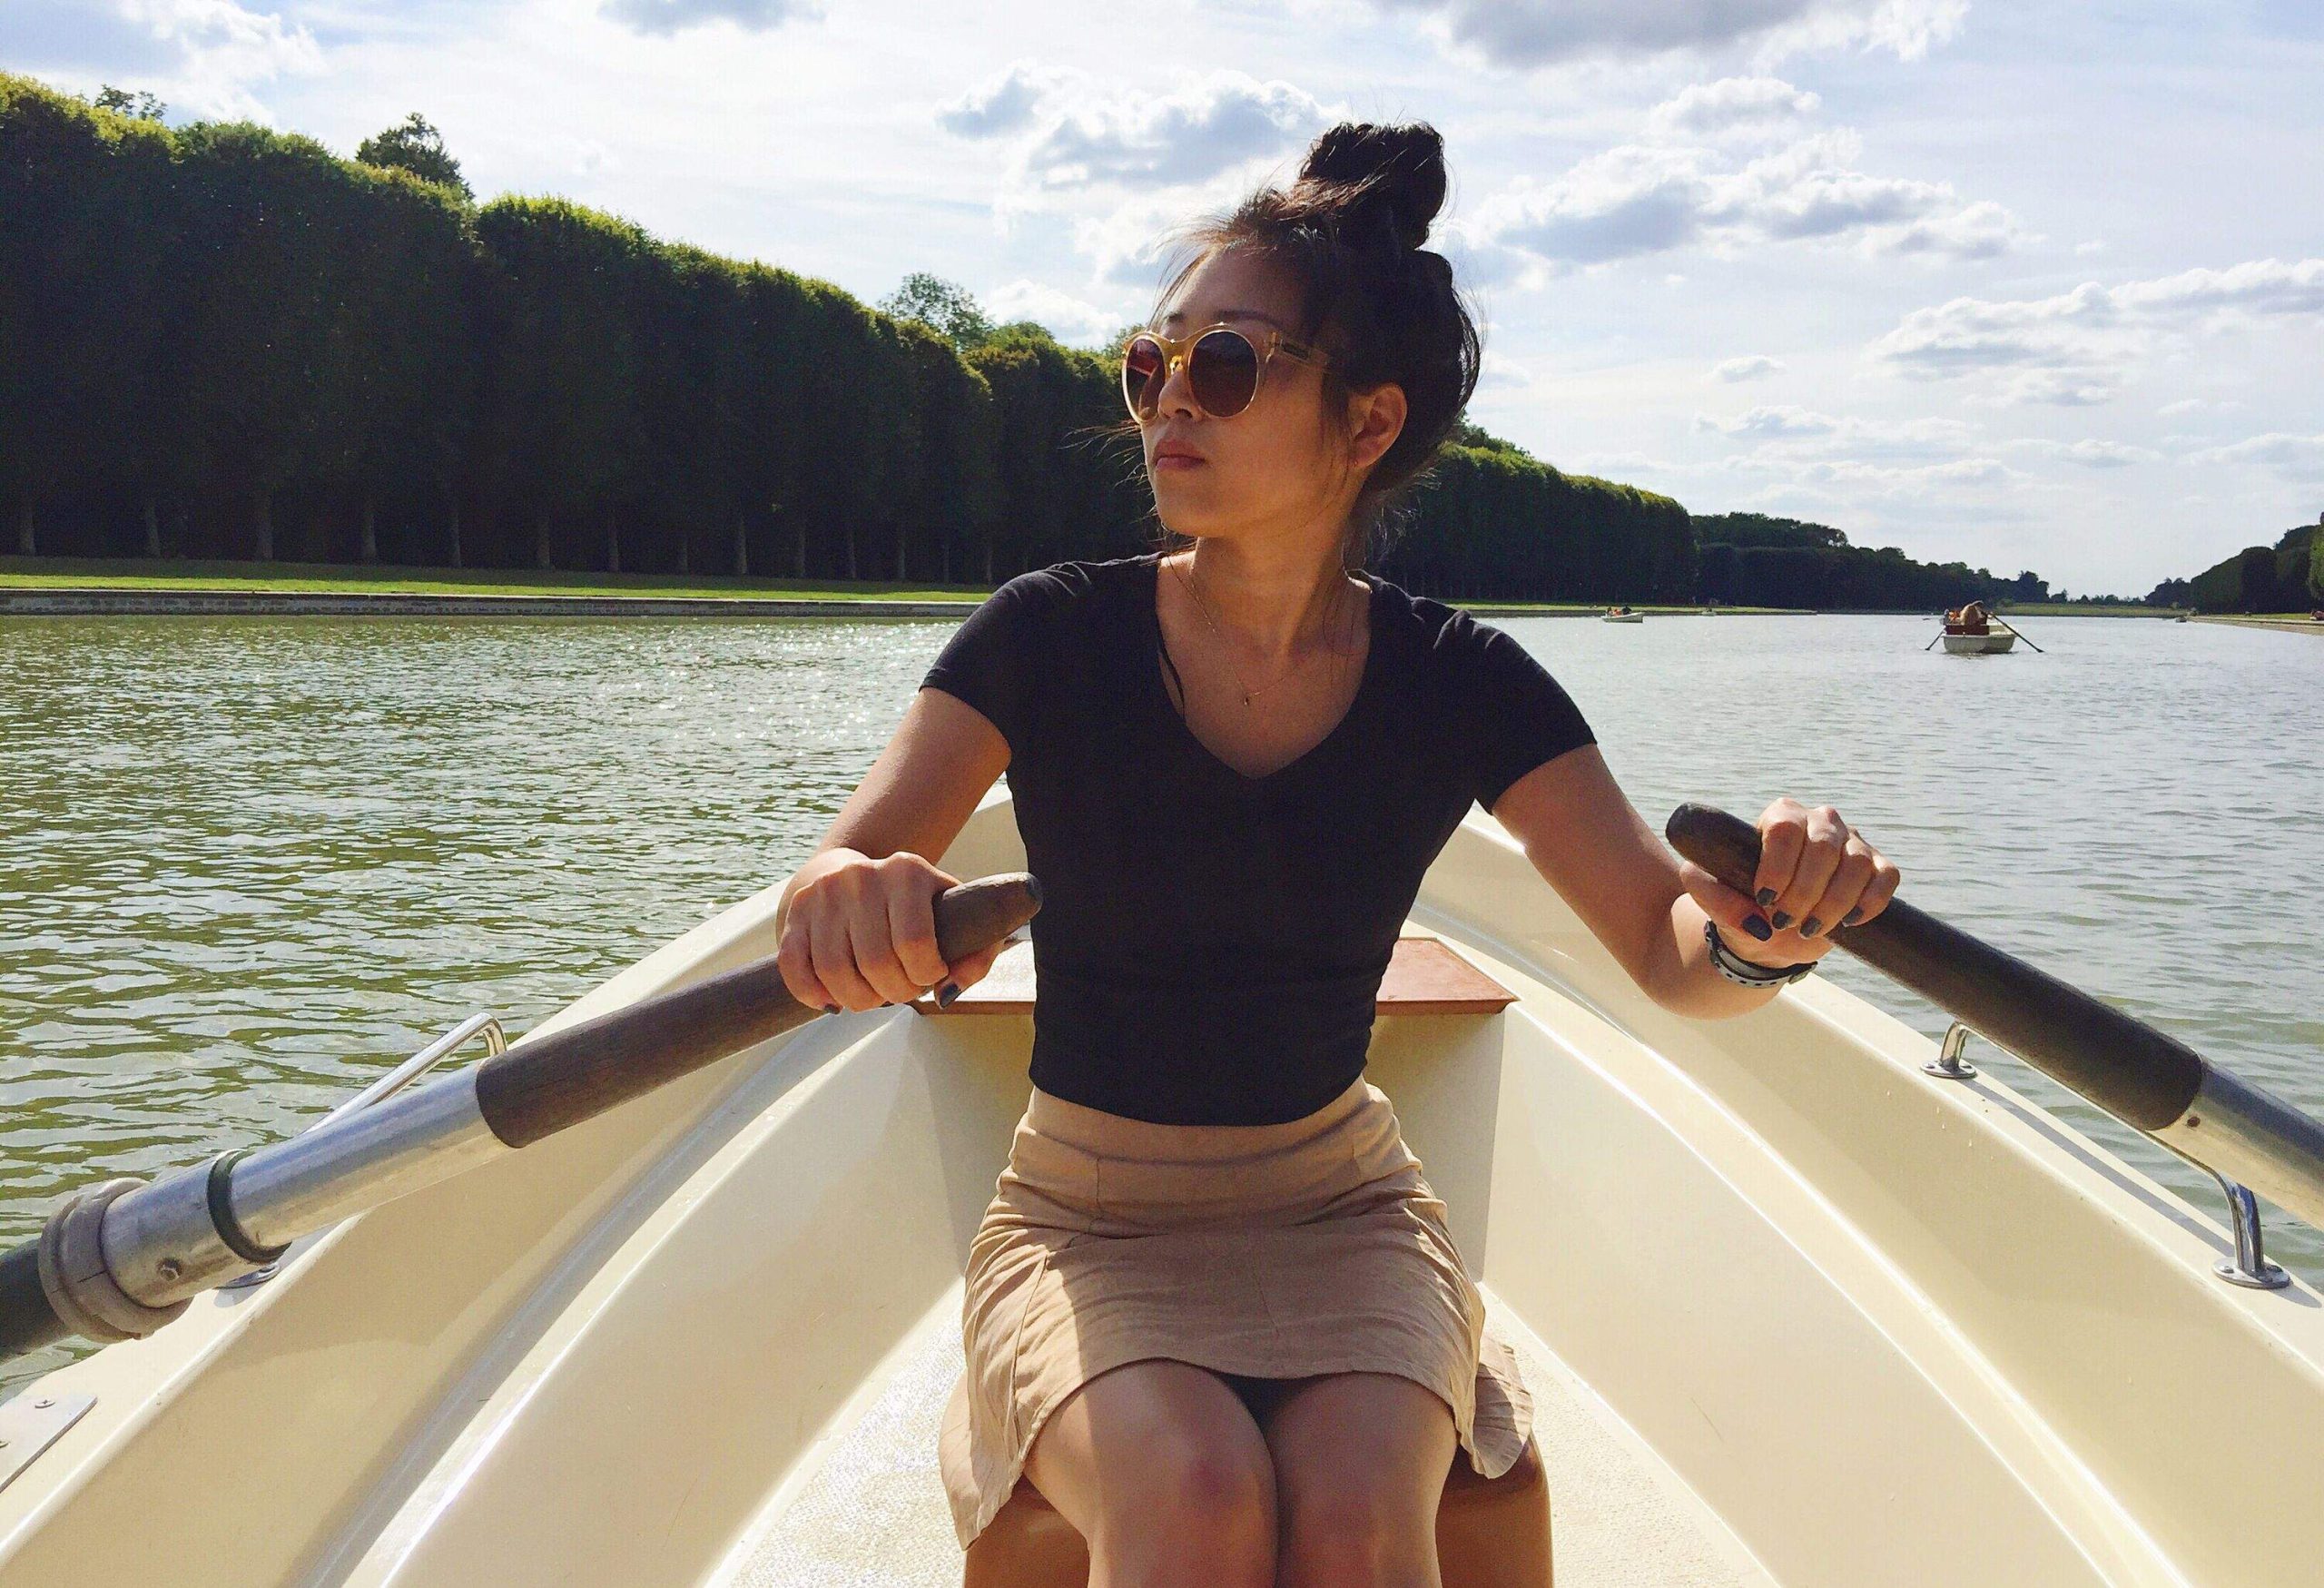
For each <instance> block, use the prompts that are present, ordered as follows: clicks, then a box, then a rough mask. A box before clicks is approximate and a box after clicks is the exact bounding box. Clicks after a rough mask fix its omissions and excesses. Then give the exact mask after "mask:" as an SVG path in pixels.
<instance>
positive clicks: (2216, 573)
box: [2147, 515, 2324, 612]
mask: <svg viewBox="0 0 2324 1588" xmlns="http://www.w3.org/2000/svg"><path fill="white" fill-rule="evenodd" d="M2147 599H2148V600H2150V601H2152V602H2153V603H2155V604H2156V605H2157V606H2169V607H2193V608H2194V609H2195V610H2196V611H2198V612H2307V611H2310V610H2313V609H2314V608H2316V607H2324V515H2319V517H2318V518H2317V521H2316V522H2315V523H2313V524H2295V525H2293V526H2292V527H2291V528H2289V529H2287V530H2285V531H2284V532H2283V534H2282V535H2280V536H2279V537H2278V538H2277V539H2276V543H2275V544H2274V545H2273V546H2247V547H2244V548H2243V549H2242V550H2241V551H2239V552H2237V553H2236V554H2235V555H2234V556H2233V557H2223V558H2221V560H2220V561H2218V562H2215V563H2213V564H2212V565H2211V567H2207V568H2205V569H2204V570H2203V571H2202V572H2201V573H2199V574H2197V575H2196V576H2195V577H2193V578H2191V579H2165V580H2163V581H2162V583H2161V584H2159V585H2157V586H2156V587H2154V593H2153V594H2152V595H2151V596H2149V597H2147Z"/></svg>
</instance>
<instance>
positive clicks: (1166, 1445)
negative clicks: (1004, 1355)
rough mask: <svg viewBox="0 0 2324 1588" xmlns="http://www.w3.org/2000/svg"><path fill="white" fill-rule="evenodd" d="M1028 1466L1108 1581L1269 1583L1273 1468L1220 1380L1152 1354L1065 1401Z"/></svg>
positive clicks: (1223, 1586)
mask: <svg viewBox="0 0 2324 1588" xmlns="http://www.w3.org/2000/svg"><path fill="white" fill-rule="evenodd" d="M1031 1456H1032V1459H1031V1461H1030V1462H1029V1465H1028V1471H1029V1474H1030V1475H1031V1476H1032V1478H1033V1481H1034V1483H1035V1484H1037V1485H1039V1487H1040V1488H1041V1489H1042V1492H1043V1493H1044V1494H1048V1495H1049V1500H1050V1503H1051V1504H1055V1505H1056V1506H1057V1507H1058V1508H1059V1510H1060V1511H1062V1512H1064V1513H1066V1514H1067V1516H1068V1519H1069V1520H1071V1521H1072V1522H1073V1523H1074V1524H1075V1525H1076V1526H1077V1527H1079V1528H1080V1529H1081V1531H1082V1534H1083V1535H1084V1536H1085V1537H1086V1538H1087V1539H1088V1543H1089V1546H1090V1550H1091V1553H1092V1554H1093V1555H1094V1556H1095V1557H1096V1558H1097V1560H1098V1562H1099V1563H1102V1564H1104V1565H1107V1566H1108V1567H1110V1568H1113V1569H1111V1570H1108V1571H1106V1572H1105V1573H1103V1575H1104V1576H1105V1577H1106V1579H1107V1580H1108V1581H1131V1582H1169V1583H1177V1582H1187V1583H1200V1584H1202V1585H1203V1588H1243V1585H1245V1584H1255V1585H1260V1588H1264V1585H1265V1584H1267V1583H1272V1582H1273V1580H1274V1570H1275V1468H1274V1464H1273V1462H1272V1460H1271V1459H1270V1458H1269V1456H1268V1454H1267V1447H1266V1442H1265V1440H1264V1439H1263V1438H1261V1437H1260V1435H1259V1431H1258V1428H1257V1426H1256V1425H1255V1424H1254V1423H1252V1421H1251V1419H1250V1415H1249V1414H1248V1413H1247V1412H1246V1410H1245V1409H1244V1407H1243V1406H1242V1403H1241V1402H1239V1401H1238V1400H1236V1398H1235V1396H1234V1395H1233V1393H1232V1392H1231V1391H1230V1390H1228V1389H1227V1388H1226V1385H1225V1384H1224V1383H1222V1382H1221V1381H1219V1380H1218V1379H1217V1378H1216V1377H1215V1376H1211V1375H1209V1374H1207V1373H1204V1372H1202V1371H1201V1370H1199V1369H1196V1368H1192V1367H1187V1366H1182V1365H1180V1364H1177V1363H1171V1362H1159V1363H1156V1364H1153V1365H1151V1366H1150V1367H1149V1366H1146V1365H1140V1366H1135V1367H1131V1368H1128V1369H1118V1370H1117V1371H1116V1372H1115V1373H1114V1374H1109V1375H1107V1376H1104V1377H1101V1378H1098V1379H1096V1380H1093V1381H1092V1382H1091V1383H1090V1384H1089V1385H1088V1386H1085V1387H1084V1389H1083V1390H1082V1391H1081V1392H1080V1393H1078V1395H1077V1396H1074V1397H1073V1399H1071V1400H1069V1401H1068V1402H1067V1403H1066V1406H1064V1407H1063V1408H1061V1409H1060V1412H1059V1415H1058V1416H1057V1417H1056V1418H1054V1419H1052V1422H1051V1426H1050V1427H1049V1429H1045V1430H1044V1431H1043V1433H1042V1435H1041V1436H1040V1438H1039V1439H1038V1440H1037V1441H1036V1442H1035V1444H1034V1448H1033V1451H1032V1453H1031Z"/></svg>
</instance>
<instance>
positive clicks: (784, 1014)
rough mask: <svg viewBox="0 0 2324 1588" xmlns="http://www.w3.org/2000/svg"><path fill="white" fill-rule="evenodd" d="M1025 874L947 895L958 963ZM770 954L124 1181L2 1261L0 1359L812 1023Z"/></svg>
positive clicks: (167, 1299)
mask: <svg viewBox="0 0 2324 1588" xmlns="http://www.w3.org/2000/svg"><path fill="white" fill-rule="evenodd" d="M1040 901H1041V893H1040V885H1039V883H1036V882H1035V881H1034V880H1033V879H1032V877H1031V876H1030V875H1029V874H1028V873H1023V872H1010V873H1003V874H1001V875H999V876H991V877H982V878H980V879H978V880H977V881H975V882H972V883H961V884H960V886H958V887H955V888H948V889H946V890H945V891H944V892H943V893H940V894H938V895H937V897H936V899H935V901H934V909H935V917H936V944H937V952H938V953H939V954H940V956H941V957H942V958H943V960H944V962H946V963H947V964H950V963H952V962H955V961H958V960H960V959H962V958H964V957H966V956H967V955H970V954H972V953H975V952H977V951H978V950H980V949H983V948H986V947H988V946H990V944H992V943H995V942H999V941H1000V940H1001V939H1002V938H1004V937H1007V936H1008V935H1009V933H1010V932H1014V931H1016V930H1017V928H1018V927H1019V926H1021V925H1023V924H1024V923H1025V922H1028V921H1029V920H1031V919H1032V917H1033V913H1034V912H1035V911H1037V910H1039V908H1040ZM821 1012H822V1011H818V1010H812V1009H809V1008H808V1007H806V1006H805V1005H804V1004H803V1003H801V1002H800V1001H798V1000H797V999H795V998H793V997H792V996H791V991H790V988H789V987H788V986H787V985H786V984H785V983H784V981H783V972H782V971H781V970H780V969H779V968H778V967H777V966H776V963H775V962H774V960H773V957H772V956H770V957H768V958H765V959H762V960H757V961H754V962H752V963H750V964H747V965H744V966H743V967H742V968H741V969H739V970H734V971H729V972H725V973H724V975H719V976H713V977H710V978H708V979H707V980H705V981H700V982H697V983H695V984H694V986H691V987H686V988H683V989H681V990H679V991H675V992H666V993H663V994H661V995H660V996H658V997H655V998H647V999H642V1000H640V1001H638V1002H636V1003H634V1004H632V1005H630V1006H629V1007H628V1008H626V1009H617V1010H615V1011H612V1012H611V1013H608V1014H602V1015H599V1016H597V1017H596V1019H595V1020H588V1021H580V1022H579V1023H577V1024H575V1025H571V1026H567V1027H566V1028H564V1029H563V1030H561V1031H549V1032H547V1033H545V1034H543V1035H540V1036H537V1037H532V1038H527V1040H525V1041H520V1042H518V1043H517V1044H516V1045H515V1046H513V1047H511V1048H510V1049H508V1050H507V1052H505V1053H499V1054H496V1055H495V1056H493V1057H492V1058H489V1059H487V1060H485V1061H484V1062H483V1063H481V1064H479V1065H478V1066H476V1067H475V1068H474V1069H472V1070H462V1071H459V1072H458V1073H457V1074H454V1075H450V1076H447V1077H445V1078H444V1079H442V1080H437V1081H434V1082H431V1083H429V1084H428V1085H425V1086H417V1087H413V1088H411V1089H410V1090H408V1091H403V1092H399V1093H397V1094H395V1095H394V1096H392V1097H390V1098H388V1099H386V1100H383V1101H381V1102H379V1103H377V1104H375V1105H374V1106H372V1107H370V1108H368V1109H362V1110H357V1111H355V1112H352V1113H350V1114H347V1115H345V1116H343V1117H341V1118H339V1119H332V1120H330V1121H328V1122H326V1123H324V1124H322V1125H320V1126H318V1127H316V1128H315V1129H312V1130H310V1131H308V1132H307V1133H306V1134H304V1135H301V1136H294V1137H292V1138H291V1139H289V1140H286V1141H277V1142H273V1143H271V1144H269V1145H267V1146H264V1147H260V1148H256V1149H243V1150H241V1151H236V1152H228V1153H223V1154H221V1155H220V1156H219V1157H217V1158H214V1159H211V1160H210V1161H209V1162H207V1163H203V1164H198V1165H195V1166H194V1167H192V1168H191V1169H179V1170H177V1171H175V1172H173V1173H172V1174H169V1175H165V1176H163V1177H162V1179H158V1180H155V1181H153V1182H152V1183H151V1184H145V1183H142V1182H140V1181H137V1180H128V1179H123V1180H112V1181H108V1182H106V1183H105V1184H104V1185H103V1186H99V1187H94V1188H91V1189H85V1190H84V1191H82V1192H81V1193H79V1194H77V1195H76V1196H75V1197H74V1198H72V1199H71V1200H69V1201H67V1202H66V1203H65V1204H64V1206H63V1207H61V1208H58V1209H57V1210H56V1211H55V1212H54V1213H53V1214H51V1215H50V1217H49V1220H48V1223H47V1225H46V1226H45V1227H44V1228H43V1229H42V1231H41V1233H40V1235H39V1236H38V1237H37V1238H34V1239H33V1240H30V1241H27V1242H25V1244H24V1245H22V1246H20V1247H18V1248H16V1249H15V1250H14V1251H12V1252H9V1253H7V1254H6V1255H5V1256H0V1360H5V1358H6V1357H9V1356H20V1355H22V1354H23V1353H25V1352H26V1351H31V1350H35V1349H37V1348H39V1347H40V1346H45V1345H49V1344H51V1343H53V1342H54V1341H56V1340H60V1339H63V1338H64V1337H66V1336H71V1335H80V1336H84V1337H85V1338H88V1339H92V1340H94V1341H97V1342H98V1343H100V1344H106V1343H110V1342H112V1341H114V1340H123V1339H131V1338H134V1337H137V1336H143V1335H149V1334H152V1333H153V1331H154V1330H155V1329H157V1328H159V1327H162V1325H163V1324H165V1323H168V1322H169V1321H170V1320H171V1319H172V1318H174V1317H177V1316H178V1315H179V1314H180V1313H182V1312H183V1311H184V1310H185V1308H186V1305H187V1303H188V1302H189V1301H190V1300H191V1299H192V1297H194V1296H197V1295H199V1294H200V1293H201V1292H202V1291H204V1290H208V1289H211V1288H213V1287H216V1286H219V1285H222V1284H224V1283H225V1282H226V1281H227V1280H229V1279H232V1278H235V1277H239V1276H241V1275H243V1274H247V1273H250V1272H251V1271H252V1270H253V1269H256V1268H259V1267H264V1266H265V1265H266V1264H268V1263H270V1262H271V1261H273V1260H274V1259H275V1258H279V1257H281V1255H282V1252H283V1249H284V1248H286V1247H288V1246H289V1245H290V1243H291V1241H293V1240H295V1239H297V1238H299V1237H300V1236H302V1235H307V1234H310V1233H311V1232H313V1231H315V1230H318V1229H321V1228H327V1227H328V1226H330V1225H332V1224H336V1223H338V1222H339V1221H340V1219H342V1218H348V1217H349V1216H350V1215H351V1214H355V1213H359V1212H361V1211H363V1210H364V1209H365V1208H372V1207H376V1206H378V1205H379V1203H382V1202H386V1201H389V1200H392V1199H393V1198H397V1197H400V1196H404V1195H406V1194H407V1193H409V1192H411V1191H415V1190H418V1189H420V1188H421V1187H423V1186H428V1185H433V1184H435V1183H436V1182H437V1181H438V1180H442V1179H448V1178H450V1177H451V1176H453V1175H455V1174H458V1173H459V1172H461V1171H462V1170H464V1169H469V1168H472V1167H474V1166H475V1165H476V1164H478V1163H481V1162H485V1161H487V1160H489V1159H494V1158H499V1157H503V1156H506V1155H507V1153H510V1152H513V1151H516V1150H517V1149H520V1148H524V1147H528V1146H530V1145H531V1144H532V1143H534V1142H536V1141H538V1140H540V1139H543V1138H544V1137H547V1136H553V1135H555V1134H556V1132H557V1131H559V1130H563V1129H567V1128H568V1127H570V1126H574V1125H577V1124H579V1123H581V1121H583V1120H584V1119H593V1118H595V1117H596V1116H597V1115H599V1114H602V1113H604V1112H605V1111H606V1110H608V1109H611V1108H614V1107H615V1106H616V1105H618V1104H621V1103H625V1102H627V1101H628V1100H631V1099H632V1098H637V1097H643V1096H644V1095H645V1093H647V1092H649V1091H652V1090H655V1088H656V1087H660V1086H663V1085H665V1084H666V1083H668V1082H670V1081H672V1080H676V1079H678V1078H679V1077H680V1076H682V1075H686V1074H690V1073H691V1072H693V1071H694V1070H699V1069H701V1068H702V1067H703V1066H704V1065H706V1064H709V1063H712V1062H714V1060H719V1059H723V1058H725V1057H726V1056H727V1055H729V1054H731V1053H738V1052H741V1051H742V1050H743V1049H745V1048H750V1047H753V1046H755V1045H756V1044H758V1043H760V1042H763V1041H766V1040H767V1039H768V1038H770V1037H775V1036H780V1035H781V1034H782V1033H783V1032H784V1031H790V1030H792V1029H793V1028H794V1027H797V1026H801V1025H804V1024H805V1023H806V1022H807V1021H811V1020H813V1019H814V1018H815V1017H816V1016H817V1015H818V1014H819V1013H821Z"/></svg>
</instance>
